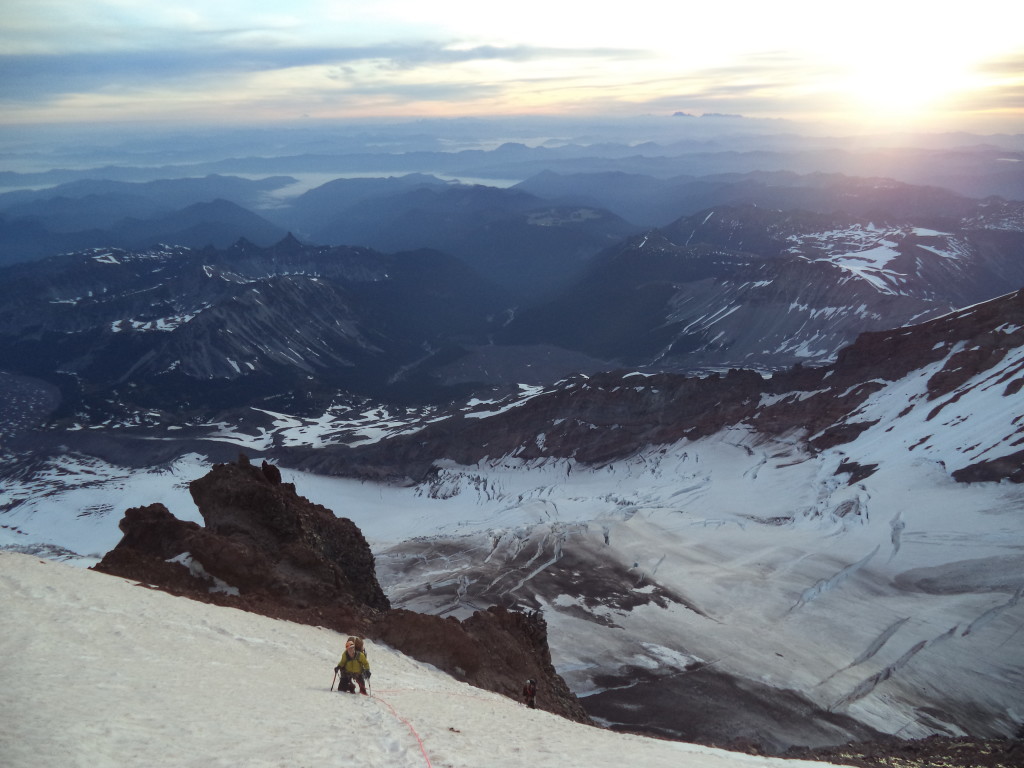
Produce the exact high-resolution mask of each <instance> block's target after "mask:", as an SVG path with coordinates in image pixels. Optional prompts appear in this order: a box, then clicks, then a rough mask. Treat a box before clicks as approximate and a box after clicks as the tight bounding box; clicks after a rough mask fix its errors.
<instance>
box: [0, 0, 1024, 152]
mask: <svg viewBox="0 0 1024 768" xmlns="http://www.w3.org/2000/svg"><path fill="white" fill-rule="evenodd" d="M676 111H683V112H687V113H690V114H695V115H700V114H705V113H728V114H742V115H745V116H749V117H769V118H792V119H796V120H814V121H822V122H826V123H830V124H834V125H837V126H841V127H847V128H849V129H851V130H852V129H855V128H860V127H864V128H869V129H871V128H912V129H918V130H922V129H923V130H951V129H967V130H974V131H978V132H982V133H985V132H989V133H994V132H1012V133H1021V132H1024V2H1019V0H971V2H965V3H941V2H935V0H931V1H930V2H918V1H917V0H884V1H880V0H858V1H857V2H848V3H835V2H823V0H775V1H774V2H766V1H765V0H718V2H709V1H708V0H701V1H700V2H687V1H686V0H675V1H674V2H667V1H659V0H630V2H623V3H594V2H581V1H578V0H517V1H516V2H511V3H501V4H497V3H487V2H480V0H473V2H470V1H469V0H433V2H423V1H422V0H373V1H372V2H369V1H368V0H335V1H334V2H331V1H329V0H287V2H285V1H284V0H278V1H277V2H267V1H265V0H176V1H175V2H154V1H153V0H5V2H4V4H3V14H2V18H0V124H7V125H28V124H33V123H51V122H52V123H69V122H92V123H97V122H99V123H102V122H106V121H125V120H128V121H135V120H152V121H162V122H166V121H185V122H193V123H205V122H220V123H249V124H252V123H261V122H266V121H287V120H297V119H300V118H305V117H309V118H324V119H327V118H344V117H384V118H388V117H395V118H397V117H403V118H404V117H410V116H420V117H428V116H500V115H513V114H558V115H581V116H584V115H609V116H611V115H616V116H622V115H635V114H672V113H673V112H676Z"/></svg>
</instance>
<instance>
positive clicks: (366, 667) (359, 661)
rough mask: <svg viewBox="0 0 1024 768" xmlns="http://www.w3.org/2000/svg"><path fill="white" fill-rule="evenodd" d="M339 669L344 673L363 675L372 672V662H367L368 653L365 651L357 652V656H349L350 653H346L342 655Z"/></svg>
mask: <svg viewBox="0 0 1024 768" xmlns="http://www.w3.org/2000/svg"><path fill="white" fill-rule="evenodd" d="M338 668H339V669H340V670H341V671H342V672H348V674H350V675H361V674H363V672H369V671H370V662H368V661H367V660H366V653H365V652H364V651H356V655H355V656H349V655H348V651H345V652H344V653H342V654H341V661H339V662H338Z"/></svg>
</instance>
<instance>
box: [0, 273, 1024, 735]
mask: <svg viewBox="0 0 1024 768" xmlns="http://www.w3.org/2000/svg"><path fill="white" fill-rule="evenodd" d="M1022 384H1024V294H1022V293H1021V292H1017V293H1015V294H1010V295H1007V296H1005V297H1002V298H1001V299H998V300H994V301H991V302H986V303H984V304H980V305H976V306H973V307H969V308H966V309H963V310H960V311H958V312H955V313H951V314H949V315H946V316H944V317H940V318H936V319H934V320H931V321H929V322H927V323H924V324H921V325H918V326H914V327H909V328H901V329H896V330H892V331H887V332H877V333H871V334H864V335H863V336H861V338H860V339H859V340H858V342H857V343H856V344H854V345H852V346H850V347H848V348H846V349H844V350H843V351H842V352H841V353H840V354H839V355H838V358H837V360H836V362H835V363H833V364H831V365H828V366H824V367H820V368H811V367H807V368H800V367H797V368H794V369H793V370H791V371H788V372H785V373H780V374H777V375H776V376H774V377H771V378H763V377H761V376H759V375H757V374H753V373H750V372H746V373H744V372H732V373H730V374H728V375H724V376H719V375H712V376H708V377H705V378H700V379H696V378H686V377H682V376H675V375H670V374H659V375H657V376H650V375H644V374H638V373H621V372H620V373H617V374H604V375H602V376H593V377H589V378H587V377H576V378H574V379H571V380H567V381H565V382H562V383H560V384H558V385H555V386H552V387H548V388H525V389H523V390H522V391H521V392H520V394H519V395H517V396H515V397H510V398H508V399H505V400H500V401H479V400H475V401H470V402H467V403H464V404H462V405H461V406H460V407H459V408H456V409H452V410H446V409H434V410H432V411H430V412H427V413H412V412H402V411H400V410H398V409H390V410H389V409H386V408H384V407H373V406H372V405H371V404H368V403H365V402H364V403H362V404H360V403H350V405H349V407H348V408H347V409H346V408H341V407H340V406H339V407H336V408H335V409H334V410H331V411H328V412H326V413H325V414H324V415H323V416H322V417H319V418H315V419H313V418H303V417H299V416H294V415H288V414H284V413H281V412H273V411H270V410H268V409H263V410H252V411H250V412H249V413H248V415H247V417H246V418H245V419H238V420H235V421H231V422H228V421H225V422H218V423H214V424H195V425H191V426H188V427H186V428H184V429H176V430H167V429H163V428H145V427H142V426H138V427H134V428H131V429H120V430H109V429H108V430H88V429H87V430H79V431H78V432H67V433H62V434H61V436H60V437H61V439H64V440H66V441H67V443H68V445H70V446H73V445H76V443H75V440H76V439H78V437H81V440H80V441H79V442H78V443H77V445H78V446H79V447H80V448H84V447H90V448H92V449H95V450H94V452H93V455H92V456H88V455H84V454H81V453H73V452H68V451H67V450H62V451H54V453H53V455H51V456H50V457H49V458H46V457H44V456H38V455H37V456H36V458H35V459H34V461H31V462H29V461H24V462H22V463H12V464H9V465H8V466H7V469H6V470H5V483H4V486H3V489H2V491H0V509H2V510H3V517H2V519H0V522H2V525H3V527H2V528H0V542H2V543H3V545H4V547H5V548H8V549H18V550H21V551H27V552H35V553H40V554H47V555H50V556H54V557H66V558H70V559H72V560H82V561H84V562H90V561H91V560H94V559H96V558H98V557H99V556H100V555H102V554H103V553H104V552H106V551H108V550H109V549H110V548H112V547H113V546H114V545H115V544H116V543H117V541H118V539H119V538H120V532H119V531H118V529H117V522H118V520H119V519H120V515H121V513H122V512H123V511H124V510H125V509H127V508H128V507H132V506H137V505H139V504H143V503H152V502H157V501H159V502H161V503H164V504H165V505H166V506H167V507H168V509H169V510H170V511H171V512H172V513H174V514H175V515H176V516H177V517H179V518H182V519H192V520H197V521H198V516H197V514H196V511H195V509H194V506H193V505H192V502H191V499H190V498H189V497H188V493H187V490H186V486H187V483H188V481H190V480H192V479H195V478H196V477H198V476H200V475H202V474H204V473H205V471H206V468H207V466H208V461H209V458H208V457H210V456H214V455H222V454H223V453H225V452H234V453H236V454H237V452H238V451H239V450H245V451H247V452H250V453H254V454H259V455H268V456H273V457H275V459H276V460H277V461H278V463H280V464H281V465H282V467H284V468H288V467H290V469H285V470H284V475H285V479H286V480H288V481H290V482H294V483H295V485H296V487H297V489H298V491H299V493H300V494H302V495H304V496H306V497H308V498H310V499H311V500H314V501H316V502H318V503H321V504H323V505H324V506H326V507H328V508H330V509H332V510H334V511H335V512H336V513H337V514H339V515H343V516H345V517H349V518H351V519H352V520H354V521H355V522H356V523H357V525H358V526H359V527H360V529H361V530H362V531H363V534H364V535H365V536H366V538H367V540H368V541H369V543H370V545H371V546H372V548H373V551H374V554H375V556H376V560H377V569H378V578H379V580H380V583H381V585H382V586H383V587H384V589H385V591H386V593H387V595H388V598H389V599H390V601H391V604H392V605H394V606H397V607H406V608H412V609H414V610H418V611H424V612H431V613H439V614H443V615H452V616H465V615H467V614H468V613H471V612H472V611H474V610H476V609H478V608H483V607H486V606H488V605H492V604H502V605H511V606H520V607H528V608H540V609H542V610H543V613H544V616H545V619H546V621H547V625H548V629H549V643H550V646H551V651H552V658H553V660H554V662H555V666H556V668H557V670H558V672H559V673H560V674H561V675H562V676H563V677H564V678H565V679H566V680H567V681H568V682H569V683H570V685H571V687H572V689H573V690H574V692H575V693H576V694H577V695H579V696H581V697H582V698H583V702H584V704H585V706H586V708H587V709H588V711H589V712H590V713H591V715H592V716H595V717H597V718H599V719H600V720H602V721H603V722H605V723H607V724H611V725H615V726H617V727H622V728H628V729H633V730H636V729H644V730H647V731H649V732H655V733H659V734H667V735H671V736H674V737H678V738H683V739H688V740H694V741H702V742H705V743H717V744H730V743H731V744H739V743H743V744H750V743H756V744H759V745H761V747H762V748H763V749H768V750H782V749H783V748H785V747H786V746H788V745H790V744H810V745H815V744H828V743H841V742H844V741H848V740H850V739H855V738H862V737H866V736H871V735H874V734H877V733H885V734H895V735H898V736H901V737H918V736H924V735H927V734H931V733H946V734H959V733H968V734H971V735H975V736H1000V735H1008V734H1012V733H1015V732H1016V730H1017V728H1018V727H1019V724H1020V723H1021V722H1022V721H1024V699H1022V698H1021V687H1020V685H1019V682H1020V679H1021V675H1022V674H1024V643H1021V642H1019V638H1020V630H1021V627H1022V626H1024V605H1022V601H1021V599H1020V598H1021V595H1022V592H1024V577H1022V576H1021V573H1022V567H1024V518H1022V515H1024V490H1022V486H1021V485H1020V484H1019V482H1020V479H1021V475H1022V469H1021V466H1022V460H1021V455H1022V454H1021V449H1020V442H1021V439H1022V436H1021V430H1022V429H1024V426H1022V424H1024V400H1022V399H1021V396H1020V390H1021V386H1022ZM104 432H106V433H107V434H106V436H105V437H106V442H104V440H103V439H101V437H100V433H104ZM114 444H117V445H118V446H119V447H118V449H117V451H114V450H113V449H111V448H110V446H111V445H114ZM151 446H157V447H159V449H160V450H161V451H163V453H162V454H161V455H165V456H178V458H177V459H175V460H174V461H172V462H169V463H165V464H162V465H161V466H149V467H143V468H136V469H130V468H128V466H129V465H130V462H127V461H124V462H111V461H109V460H104V458H103V456H107V457H108V459H109V457H111V456H112V455H114V454H116V455H118V456H126V455H128V454H129V453H131V452H132V449H133V448H134V449H135V453H136V454H137V455H143V454H145V452H147V451H150V450H156V448H151ZM186 451H191V453H184V452H186ZM375 478H376V479H375ZM385 478H387V479H390V480H391V481H392V482H379V481H378V480H379V479H385ZM398 478H401V479H402V482H400V483H398V482H394V480H396V479H398Z"/></svg>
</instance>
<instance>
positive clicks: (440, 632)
mask: <svg viewBox="0 0 1024 768" xmlns="http://www.w3.org/2000/svg"><path fill="white" fill-rule="evenodd" d="M372 631H373V632H374V634H375V636H377V637H378V638H379V639H381V640H383V641H384V642H386V643H387V644H388V645H390V646H392V647H394V648H396V649H397V650H400V651H402V652H403V653H406V654H408V655H409V656H413V657H414V658H417V659H420V660H421V661H425V662H428V663H430V664H433V665H434V666H437V667H440V668H441V669H444V670H445V671H447V672H448V673H449V674H451V675H453V676H454V677H456V678H458V679H460V680H465V681H467V682H472V684H473V685H476V686H478V687H481V688H486V689H488V690H492V691H498V692H499V693H503V694H505V695H506V696H509V697H510V698H519V697H520V693H521V691H522V688H523V684H524V683H525V682H526V680H527V679H529V678H533V679H535V680H537V684H538V695H537V707H538V708H539V709H544V710H547V711H549V712H554V713H555V714H559V715H562V716H563V717H567V718H569V719H571V720H576V721H577V722H589V716H588V715H587V714H586V712H585V710H584V709H583V705H582V704H580V702H579V700H578V699H577V698H576V696H575V695H574V694H573V693H572V692H571V691H570V690H569V686H568V685H566V683H565V681H564V680H563V679H562V678H561V676H559V675H558V673H557V672H556V671H555V668H554V666H553V665H552V663H551V652H550V650H549V648H548V639H547V624H546V622H545V621H544V618H543V617H542V616H541V615H540V613H536V612H533V613H522V612H519V611H508V610H506V609H504V608H502V607H500V606H494V607H491V608H489V609H488V610H486V611H477V612H476V613H474V614H473V615H472V616H470V617H469V618H468V619H465V620H463V621H459V620H457V619H454V618H446V619H441V618H439V617H436V616H427V615H424V614H418V613H413V612H411V611H404V610H393V611H389V612H388V613H386V614H384V615H382V616H381V617H380V618H378V619H377V620H376V621H375V622H374V625H373V629H372Z"/></svg>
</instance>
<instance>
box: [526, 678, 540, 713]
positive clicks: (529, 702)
mask: <svg viewBox="0 0 1024 768" xmlns="http://www.w3.org/2000/svg"><path fill="white" fill-rule="evenodd" d="M523 704H525V705H526V706H528V707H529V708H530V709H536V708H537V681H536V680H534V679H533V678H530V679H529V680H527V681H526V685H524V686H523Z"/></svg>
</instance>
